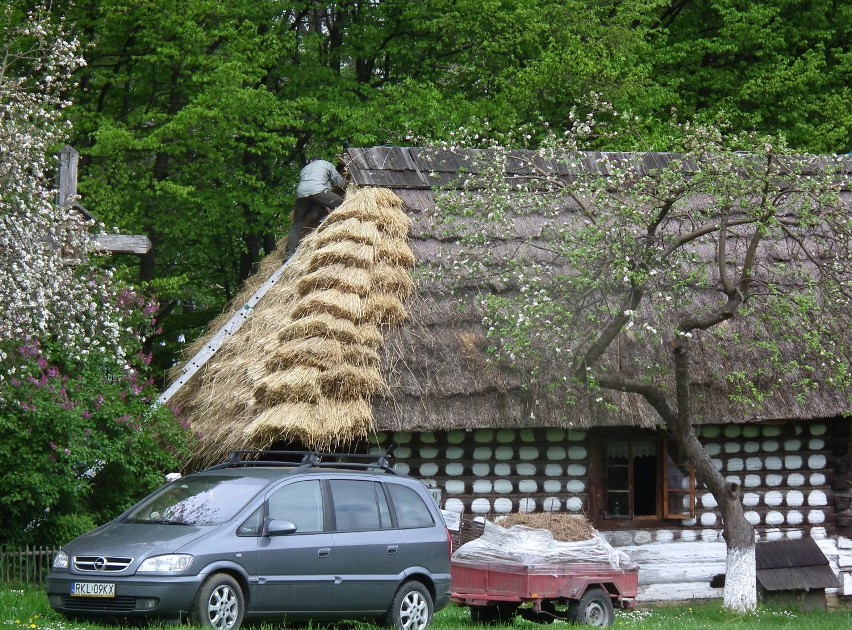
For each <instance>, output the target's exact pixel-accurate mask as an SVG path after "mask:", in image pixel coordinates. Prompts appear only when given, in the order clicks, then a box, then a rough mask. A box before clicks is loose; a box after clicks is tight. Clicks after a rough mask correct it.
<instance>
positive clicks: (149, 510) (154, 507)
mask: <svg viewBox="0 0 852 630" xmlns="http://www.w3.org/2000/svg"><path fill="white" fill-rule="evenodd" d="M267 483H269V482H268V481H267V480H266V479H259V478H256V477H232V476H221V477H220V476H215V475H204V476H199V477H183V478H182V479H180V480H178V481H176V482H174V483H171V484H169V485H168V486H166V487H165V488H163V489H162V490H161V491H160V492H158V493H157V494H155V495H153V496H152V497H149V498H148V499H146V500H145V501H143V502H142V503H140V504H139V505H138V506H137V507H135V508H134V509H133V511H131V512H130V513H129V514H128V515H127V516H126V517H125V522H127V523H140V524H149V523H150V524H158V525H221V524H222V523H226V522H228V521H229V520H231V519H232V518H234V516H235V515H236V514H237V512H239V511H240V510H241V509H242V508H243V507H244V506H245V505H246V504H247V503H248V502H249V501H250V500H251V499H252V498H254V496H255V495H257V493H258V492H260V490H261V489H262V488H263V487H264V486H266V485H267Z"/></svg>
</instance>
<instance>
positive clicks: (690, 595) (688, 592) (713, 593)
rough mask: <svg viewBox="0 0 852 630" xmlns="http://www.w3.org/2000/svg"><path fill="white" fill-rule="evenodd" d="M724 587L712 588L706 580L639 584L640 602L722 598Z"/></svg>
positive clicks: (638, 598)
mask: <svg viewBox="0 0 852 630" xmlns="http://www.w3.org/2000/svg"><path fill="white" fill-rule="evenodd" d="M723 596H724V589H721V588H710V585H709V584H708V583H706V582H681V583H678V584H651V585H648V586H641V585H640V586H639V596H638V597H637V598H636V599H637V601H638V602H640V603H642V602H663V601H665V602H680V601H690V600H693V599H721V598H722V597H723Z"/></svg>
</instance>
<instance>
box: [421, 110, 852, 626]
mask: <svg viewBox="0 0 852 630" xmlns="http://www.w3.org/2000/svg"><path fill="white" fill-rule="evenodd" d="M602 111H603V114H604V116H605V117H606V118H608V119H609V120H610V121H613V120H617V121H618V123H619V125H620V127H621V128H622V129H624V128H626V129H630V128H631V127H632V126H633V125H634V123H635V122H636V121H634V120H631V119H630V118H629V117H625V116H620V115H618V114H617V113H615V112H612V111H607V110H606V108H605V107H604V108H603V110H602ZM600 116H601V114H600V113H595V114H589V116H588V117H583V118H582V119H578V120H574V122H573V126H572V127H571V128H570V130H569V131H568V132H566V133H564V134H557V133H555V132H551V131H549V130H545V132H544V135H545V136H546V139H545V140H544V141H543V142H542V143H541V144H540V145H539V147H540V148H538V149H536V150H534V151H512V150H511V149H509V148H507V146H506V144H505V142H502V143H501V142H492V141H485V142H484V143H483V140H482V138H477V139H476V143H474V144H476V146H478V147H480V150H467V149H468V148H469V147H470V146H471V143H470V142H469V141H461V140H460V141H458V142H457V143H455V144H447V145H444V146H442V147H441V149H442V150H449V151H455V152H457V153H458V155H459V156H462V157H463V159H464V160H467V161H468V162H469V164H471V167H470V169H469V173H468V174H467V175H466V176H465V180H464V181H463V182H460V185H453V186H452V187H451V188H453V190H445V191H443V192H442V191H440V190H439V191H436V193H437V198H438V200H439V201H438V205H439V213H438V222H439V225H442V226H443V227H440V228H439V229H440V230H445V233H444V235H445V236H449V235H452V238H460V239H461V241H462V243H463V245H464V247H465V249H466V252H465V255H464V256H462V257H459V258H455V259H454V261H453V264H454V265H458V264H459V261H460V260H461V261H464V262H465V263H466V264H467V268H466V278H465V279H464V282H466V283H467V284H468V286H469V285H470V282H471V279H475V278H477V277H478V278H479V280H480V281H481V283H482V285H483V286H488V287H494V286H498V287H503V288H504V290H501V291H492V290H484V291H483V293H482V302H481V306H482V308H483V323H484V325H485V327H486V329H487V330H488V335H489V337H490V340H491V343H492V348H491V349H492V351H493V353H494V360H495V361H499V362H502V364H503V365H504V366H505V367H507V368H511V369H514V370H516V371H517V373H518V374H521V375H525V377H526V378H528V379H529V381H528V383H529V387H530V390H531V392H533V393H535V391H539V392H544V391H553V390H554V389H557V390H559V391H561V392H562V393H563V394H564V396H565V402H566V404H574V405H576V404H587V405H589V408H590V409H589V413H590V414H596V413H602V414H605V413H607V412H617V402H618V400H619V398H618V397H619V396H622V395H623V393H625V392H626V393H629V394H631V395H633V396H635V397H638V398H639V399H640V400H643V401H644V402H645V404H646V405H647V408H648V409H649V410H653V411H652V412H650V414H649V415H651V416H652V417H656V418H657V422H658V426H659V427H660V428H661V429H662V430H664V431H666V432H667V433H668V434H669V435H670V436H671V437H672V438H674V439H675V440H676V442H677V443H678V445H679V448H680V451H681V453H682V454H684V455H685V456H686V458H687V459H688V461H689V462H690V463H691V464H692V466H693V467H694V469H695V473H696V478H697V480H698V481H699V482H700V483H702V484H704V486H706V488H707V489H708V490H709V491H710V492H711V493H712V494H713V496H714V498H715V500H716V502H717V504H718V509H719V511H720V513H721V516H722V520H723V523H724V525H723V537H724V539H725V541H726V545H727V575H726V586H725V602H724V603H725V606H726V607H728V608H731V609H735V610H749V609H753V608H754V607H755V606H756V590H755V585H756V580H755V556H754V544H755V532H754V529H753V527H752V525H751V524H750V523H749V521H748V520H747V519H746V517H745V514H744V511H743V506H742V502H741V498H740V494H741V492H740V487H739V486H738V484H737V483H736V482H735V481H734V480H729V479H726V478H725V476H723V474H722V473H721V472H720V471H719V470H718V469H717V468H716V466H715V465H714V463H713V462H712V460H711V458H710V456H709V455H708V453H707V452H706V451H705V450H704V448H703V447H702V444H701V442H700V441H699V439H698V437H697V434H696V431H695V428H694V425H695V424H696V423H699V422H702V421H710V422H712V421H713V418H714V416H713V415H708V412H707V407H706V405H705V403H706V396H707V388H708V387H709V388H711V389H713V390H714V391H715V392H716V398H717V399H718V398H721V399H722V401H723V406H724V409H723V410H722V411H721V413H723V414H724V415H725V417H726V418H727V419H729V420H731V419H732V420H739V421H743V420H747V419H749V418H755V417H760V415H761V412H762V411H763V410H765V409H766V408H767V407H769V406H771V404H772V402H773V401H774V400H777V399H778V398H781V397H783V399H784V401H785V402H787V401H789V403H790V404H791V405H792V406H796V405H800V411H802V410H804V413H803V415H805V414H806V413H807V408H808V407H807V405H808V402H807V401H808V399H809V398H811V397H819V396H821V395H824V394H826V393H828V394H829V397H831V396H835V395H838V394H839V396H838V398H835V399H834V400H837V399H840V400H846V401H847V402H848V401H849V396H850V382H852V374H850V367H849V366H850V354H851V352H850V351H852V339H850V336H849V330H851V329H852V322H850V300H852V265H850V263H852V212H850V207H849V205H850V204H849V196H848V191H849V178H848V172H849V171H848V167H849V163H848V159H847V161H844V159H843V158H831V157H826V156H813V155H800V154H793V153H791V152H789V151H787V150H785V149H784V147H783V144H781V143H780V142H778V141H777V140H776V141H769V140H763V139H759V138H757V137H753V136H738V137H730V138H728V137H725V135H724V134H723V133H722V132H721V131H720V130H719V129H718V128H715V127H697V126H690V125H678V124H676V123H674V127H673V130H674V132H675V135H674V136H673V137H676V138H678V139H677V140H676V142H677V143H678V145H679V146H678V147H677V149H678V152H677V153H668V154H659V153H650V152H631V153H606V152H584V151H582V149H584V147H586V146H588V143H589V142H590V141H592V140H594V141H596V142H598V143H600V142H601V138H602V137H603V136H604V133H605V131H603V130H604V127H603V126H602V124H601V123H599V122H597V121H598V120H599V119H600ZM608 141H610V142H622V141H621V140H619V139H618V138H610V139H609V140H608ZM628 142H631V141H629V140H628ZM633 142H637V144H638V141H635V140H634V141H633ZM483 146H484V147H485V148H484V150H483V149H482V147H483ZM598 146H599V145H598ZM622 146H624V143H623V142H622ZM634 146H635V145H634ZM461 147H465V150H463V151H462V150H460V148H461ZM844 191H845V194H844ZM520 226H525V228H526V230H527V231H526V233H525V235H523V234H524V231H523V230H521V229H520ZM531 226H532V227H531ZM506 287H514V288H515V289H516V290H505V288H506ZM697 383H700V385H701V387H697ZM847 408H848V407H847ZM715 412H716V413H719V410H718V409H716V410H715Z"/></svg>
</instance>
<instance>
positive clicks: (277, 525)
mask: <svg viewBox="0 0 852 630" xmlns="http://www.w3.org/2000/svg"><path fill="white" fill-rule="evenodd" d="M294 533H296V524H295V523H294V522H293V521H279V520H277V519H274V518H267V519H264V521H263V535H264V536H287V535H289V534H294Z"/></svg>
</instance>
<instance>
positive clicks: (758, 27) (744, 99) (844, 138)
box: [655, 0, 852, 153]
mask: <svg viewBox="0 0 852 630" xmlns="http://www.w3.org/2000/svg"><path fill="white" fill-rule="evenodd" d="M850 24H852V8H850V6H849V3H847V2H837V1H833V0H824V1H818V2H802V1H800V0H778V1H776V2H770V3H764V2H761V3H754V2H741V1H739V0H709V1H707V2H686V3H673V4H672V5H671V6H670V7H667V8H666V9H665V10H664V12H663V13H662V17H661V27H662V28H661V29H660V30H659V31H658V36H657V39H656V54H657V58H656V63H655V66H656V68H657V69H658V71H659V75H658V77H659V80H660V82H661V83H662V84H663V85H665V86H666V87H668V88H669V89H670V91H671V92H672V93H675V94H676V95H677V100H676V101H675V102H674V103H672V104H673V105H676V106H677V107H678V108H679V109H680V111H681V113H682V114H683V115H685V116H687V117H692V116H696V115H698V116H701V117H704V118H705V119H707V120H714V119H718V118H719V117H720V115H721V116H723V117H724V118H726V119H730V120H731V121H733V122H734V124H735V126H736V128H737V129H740V130H759V131H762V132H764V133H772V134H781V135H783V136H784V137H785V138H786V140H787V141H788V142H789V144H790V145H791V146H793V147H795V148H797V149H800V150H807V151H813V152H827V153H844V152H848V151H850V150H852V113H850V109H849V106H848V104H849V102H850V98H852V88H850V84H849V80H848V78H849V76H850V71H851V70H852V53H850V50H849V40H850V30H849V25H850Z"/></svg>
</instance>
